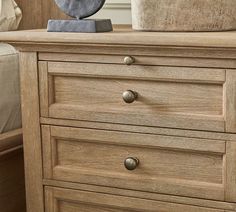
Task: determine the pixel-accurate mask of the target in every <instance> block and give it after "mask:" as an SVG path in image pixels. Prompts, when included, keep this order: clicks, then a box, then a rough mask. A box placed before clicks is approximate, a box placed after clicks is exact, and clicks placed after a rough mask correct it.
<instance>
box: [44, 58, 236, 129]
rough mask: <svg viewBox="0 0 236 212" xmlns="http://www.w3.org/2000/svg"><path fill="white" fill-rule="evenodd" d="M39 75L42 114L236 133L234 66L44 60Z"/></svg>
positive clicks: (63, 117) (66, 117)
mask: <svg viewBox="0 0 236 212" xmlns="http://www.w3.org/2000/svg"><path fill="white" fill-rule="evenodd" d="M39 76H40V102H41V116H43V117H52V118H62V119H76V120H87V121H97V122H107V123H120V124H132V125H145V126H158V127H170V128H184V129H195V130H209V131H231V132H235V131H236V130H235V129H236V124H235V123H236V121H235V118H234V116H235V115H234V110H235V108H236V107H234V106H235V102H234V101H236V100H234V98H233V96H235V93H234V90H235V87H236V80H235V79H236V74H235V73H234V71H233V70H231V71H228V70H223V69H206V68H184V67H164V66H140V65H132V66H126V65H121V64H120V65H119V64H101V63H99V64H95V63H70V62H46V61H42V62H39ZM131 91H133V93H135V94H137V96H135V95H133V93H132V92H131ZM123 98H125V101H127V102H129V101H130V102H132V101H133V102H132V103H126V102H125V101H124V99H123Z"/></svg>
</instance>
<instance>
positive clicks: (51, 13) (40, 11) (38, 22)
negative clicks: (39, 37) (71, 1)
mask: <svg viewBox="0 0 236 212" xmlns="http://www.w3.org/2000/svg"><path fill="white" fill-rule="evenodd" d="M15 1H16V3H17V4H18V5H19V7H20V8H21V10H22V12H23V19H22V22H21V24H20V29H40V28H45V27H46V26H47V21H48V19H50V18H60V19H62V18H67V17H66V15H64V14H63V13H62V12H61V11H60V10H59V9H58V8H57V6H56V4H55V3H54V0H33V1H30V0H15Z"/></svg>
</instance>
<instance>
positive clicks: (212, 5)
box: [131, 0, 236, 31]
mask: <svg viewBox="0 0 236 212" xmlns="http://www.w3.org/2000/svg"><path fill="white" fill-rule="evenodd" d="M131 3H132V23H133V28H134V29H135V30H144V31H224V30H234V29H236V24H235V18H236V15H235V14H236V3H235V1H234V0H188V1H186V0H175V1H172V0H169V1H168V0H135V1H131Z"/></svg>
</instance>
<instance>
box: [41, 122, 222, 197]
mask: <svg viewBox="0 0 236 212" xmlns="http://www.w3.org/2000/svg"><path fill="white" fill-rule="evenodd" d="M49 133H50V134H49ZM42 135H43V146H44V173H45V177H46V178H48V179H56V180H63V181H74V182H81V183H88V184H98V185H103V186H114V187H121V188H127V189H135V190H144V191H145V190H146V191H151V192H158V193H167V194H173V195H184V196H185V195H187V196H193V197H200V198H210V199H218V200H223V199H224V192H223V191H224V188H223V181H224V179H223V178H222V176H223V173H224V170H223V165H224V164H223V163H224V162H223V157H224V154H225V142H223V141H213V140H212V141H211V140H200V139H186V138H176V137H169V136H153V135H144V134H133V133H123V132H122V133H121V132H112V131H103V130H86V129H77V128H63V127H49V126H47V127H46V126H43V128H42ZM144 140H145V142H144ZM127 157H136V158H138V159H139V160H140V166H139V167H138V168H137V169H136V170H135V171H133V172H131V171H128V170H126V169H125V167H124V164H123V163H124V160H125V159H126V158H127ZM190 158H191V159H190Z"/></svg>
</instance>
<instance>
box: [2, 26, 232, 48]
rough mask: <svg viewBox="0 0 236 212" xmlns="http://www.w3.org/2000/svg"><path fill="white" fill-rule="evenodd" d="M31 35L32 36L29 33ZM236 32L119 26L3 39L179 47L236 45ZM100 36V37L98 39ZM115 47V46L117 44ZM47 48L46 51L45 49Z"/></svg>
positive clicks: (19, 34) (22, 33) (5, 35)
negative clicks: (144, 29)
mask: <svg viewBox="0 0 236 212" xmlns="http://www.w3.org/2000/svg"><path fill="white" fill-rule="evenodd" d="M27 35H30V36H27ZM235 35H236V32H235V31H232V32H213V33H168V32H167V33H157V32H136V31H132V30H127V29H125V30H122V29H116V30H115V31H114V32H110V33H98V34H96V35H94V34H93V33H91V34H86V36H85V34H84V33H48V32H46V30H33V31H32V30H30V31H27V30H26V31H17V32H14V33H12V32H3V33H1V34H0V40H1V41H5V42H9V43H24V44H27V43H37V44H40V43H41V44H53V43H54V44H55V43H57V44H60V43H61V44H63V43H66V44H67V45H79V44H80V45H81V44H111V45H114V44H115V45H118V44H121V45H137V46H145V45H146V46H151V47H154V46H179V47H217V48H218V47H222V48H230V49H232V48H235V47H236V36H235ZM95 38H96V39H95ZM114 47H115V46H114ZM45 51H46V50H45Z"/></svg>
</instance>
